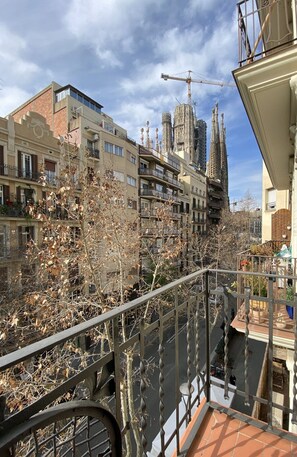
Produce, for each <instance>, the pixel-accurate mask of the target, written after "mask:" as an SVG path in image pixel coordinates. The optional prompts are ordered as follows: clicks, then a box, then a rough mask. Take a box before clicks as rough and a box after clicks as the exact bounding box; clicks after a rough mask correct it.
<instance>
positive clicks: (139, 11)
mask: <svg viewBox="0 0 297 457" xmlns="http://www.w3.org/2000/svg"><path fill="white" fill-rule="evenodd" d="M162 3H163V1H160V0H142V1H139V0H100V2H98V0H83V1H82V0H72V1H71V2H68V4H67V12H66V15H65V24H66V27H67V29H68V31H69V32H70V33H71V34H73V35H74V36H75V37H76V38H77V39H78V40H79V41H80V43H86V44H87V45H88V46H91V47H92V48H93V49H94V50H95V52H96V54H97V56H98V57H99V59H101V60H102V61H103V63H104V65H106V66H107V65H108V64H110V66H112V67H114V66H120V62H121V60H123V59H122V58H123V56H122V53H132V52H133V51H134V50H135V49H136V45H138V44H139V42H138V41H137V42H135V39H136V32H137V31H138V33H139V32H140V31H141V30H143V31H144V32H145V29H146V12H147V11H150V10H151V11H153V10H154V9H155V10H157V9H158V7H159V6H160V5H161V4H162ZM137 40H138V39H137Z"/></svg>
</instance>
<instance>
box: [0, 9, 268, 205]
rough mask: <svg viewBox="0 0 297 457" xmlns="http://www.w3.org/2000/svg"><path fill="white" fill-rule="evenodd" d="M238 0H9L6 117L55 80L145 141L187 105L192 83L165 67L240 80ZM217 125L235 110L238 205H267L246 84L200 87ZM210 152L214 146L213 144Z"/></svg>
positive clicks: (2, 22) (4, 53)
mask: <svg viewBox="0 0 297 457" xmlns="http://www.w3.org/2000/svg"><path fill="white" fill-rule="evenodd" d="M237 53H238V51H237V25H236V1H235V0H234V1H233V0H227V1H223V2H222V1H221V0H183V1H181V0H67V1H65V0H50V1H48V0H39V1H32V0H1V17H0V89H1V90H0V115H1V116H5V115H7V114H8V113H9V112H10V111H12V110H13V109H14V108H15V107H16V106H18V105H20V104H21V103H22V102H24V101H25V100H26V99H27V98H29V97H31V96H32V95H33V94H35V93H36V92H38V91H39V90H41V89H42V88H44V87H45V86H47V85H48V84H49V83H50V82H51V81H56V82H57V83H59V84H61V85H66V84H68V83H69V84H72V85H73V86H75V87H77V88H78V89H80V90H81V91H82V92H85V93H86V94H87V95H89V96H90V97H92V98H93V99H95V100H96V101H98V102H99V103H101V104H102V105H103V106H104V109H103V110H104V111H105V112H106V113H107V114H109V115H110V116H112V117H113V119H114V121H115V122H117V123H118V124H120V125H122V126H123V127H124V128H126V129H127V130H128V135H129V136H130V137H132V138H134V139H135V140H136V141H138V142H140V128H141V127H144V126H145V124H146V122H147V121H149V122H150V126H151V128H152V129H155V127H158V128H159V131H161V114H162V112H164V111H168V112H171V113H173V111H174V108H175V106H176V104H177V103H179V102H180V103H183V102H184V103H185V102H186V101H187V86H186V84H185V83H184V82H177V81H164V80H162V79H161V78H160V75H161V73H167V74H170V75H179V76H181V77H186V75H187V70H192V71H193V74H192V77H193V78H196V79H205V80H210V81H225V82H231V81H232V74H231V72H232V70H233V69H235V68H236V67H237ZM192 99H193V101H194V102H195V103H196V114H197V116H198V117H199V118H202V119H204V120H205V121H206V122H207V124H208V126H209V131H210V125H211V124H210V119H211V110H212V108H213V106H214V104H215V103H216V102H218V103H219V111H220V112H224V113H225V124H226V129H227V149H228V155H229V188H230V190H229V194H230V199H231V202H234V201H237V200H240V199H241V198H242V197H243V196H244V195H245V194H246V192H247V191H249V192H250V193H251V194H253V195H255V197H256V198H257V200H258V202H259V203H260V201H261V167H262V165H261V164H262V161H261V155H260V152H259V149H258V146H257V144H256V141H255V140H254V136H253V134H252V131H251V128H250V125H249V123H248V120H247V116H246V114H245V111H244V108H243V106H242V103H241V100H240V97H239V95H238V93H237V89H236V88H230V87H219V86H215V85H206V84H194V83H193V84H192ZM208 149H209V143H208Z"/></svg>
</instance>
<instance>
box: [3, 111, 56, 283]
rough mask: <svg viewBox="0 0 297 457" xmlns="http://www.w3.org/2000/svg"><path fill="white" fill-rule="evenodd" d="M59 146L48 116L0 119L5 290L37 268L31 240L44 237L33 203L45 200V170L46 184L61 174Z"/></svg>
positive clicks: (21, 281) (35, 114)
mask: <svg viewBox="0 0 297 457" xmlns="http://www.w3.org/2000/svg"><path fill="white" fill-rule="evenodd" d="M59 161H60V147H59V144H58V140H57V138H55V137H54V136H53V132H52V131H51V130H50V128H49V125H48V124H47V123H46V120H45V118H44V117H42V116H41V115H40V114H38V113H33V112H31V113H29V114H27V115H24V116H23V117H22V119H21V120H20V122H19V123H18V122H14V119H13V118H12V117H11V116H9V117H8V118H7V119H4V118H0V269H1V270H0V273H1V279H2V280H1V288H2V289H3V290H5V289H7V286H8V284H9V283H10V282H11V281H12V279H13V278H14V279H17V281H16V283H14V284H13V287H14V288H15V289H18V288H19V289H20V290H21V287H22V283H23V284H24V282H25V281H26V280H27V279H28V277H29V278H31V280H34V274H35V273H36V271H35V269H34V268H35V267H34V265H33V266H30V267H29V266H28V263H27V262H26V261H25V251H26V248H27V243H28V242H29V241H30V240H34V241H35V242H36V243H40V242H41V241H42V234H41V222H39V221H38V220H35V219H33V218H32V217H31V216H30V214H29V209H28V208H29V205H31V204H37V203H38V202H39V201H41V200H42V199H43V198H44V194H45V189H46V187H44V186H43V185H42V183H41V182H40V170H41V169H43V170H44V174H45V178H46V183H49V184H52V183H54V182H55V180H56V177H57V175H58V173H59Z"/></svg>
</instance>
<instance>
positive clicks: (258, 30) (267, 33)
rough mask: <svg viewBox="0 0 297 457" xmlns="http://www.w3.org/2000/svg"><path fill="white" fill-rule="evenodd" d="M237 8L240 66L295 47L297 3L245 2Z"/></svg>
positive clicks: (279, 1)
mask: <svg viewBox="0 0 297 457" xmlns="http://www.w3.org/2000/svg"><path fill="white" fill-rule="evenodd" d="M237 7H238V44H239V56H238V61H239V64H240V66H242V65H245V64H248V63H251V62H253V61H254V60H258V59H261V58H262V57H265V56H267V55H269V54H270V53H272V52H274V51H277V50H279V49H282V48H285V47H288V46H292V45H293V44H296V39H297V37H296V0H293V1H292V2H291V1H287V0H262V1H258V0H242V1H240V2H239V3H238V5H237Z"/></svg>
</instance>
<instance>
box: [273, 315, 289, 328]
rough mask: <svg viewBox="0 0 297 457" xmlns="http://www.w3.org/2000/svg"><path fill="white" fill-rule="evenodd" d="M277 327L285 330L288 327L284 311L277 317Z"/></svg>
mask: <svg viewBox="0 0 297 457" xmlns="http://www.w3.org/2000/svg"><path fill="white" fill-rule="evenodd" d="M275 325H276V328H278V329H280V330H283V329H285V328H286V326H287V323H286V321H285V318H284V315H283V313H278V315H277V319H276V321H275Z"/></svg>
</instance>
